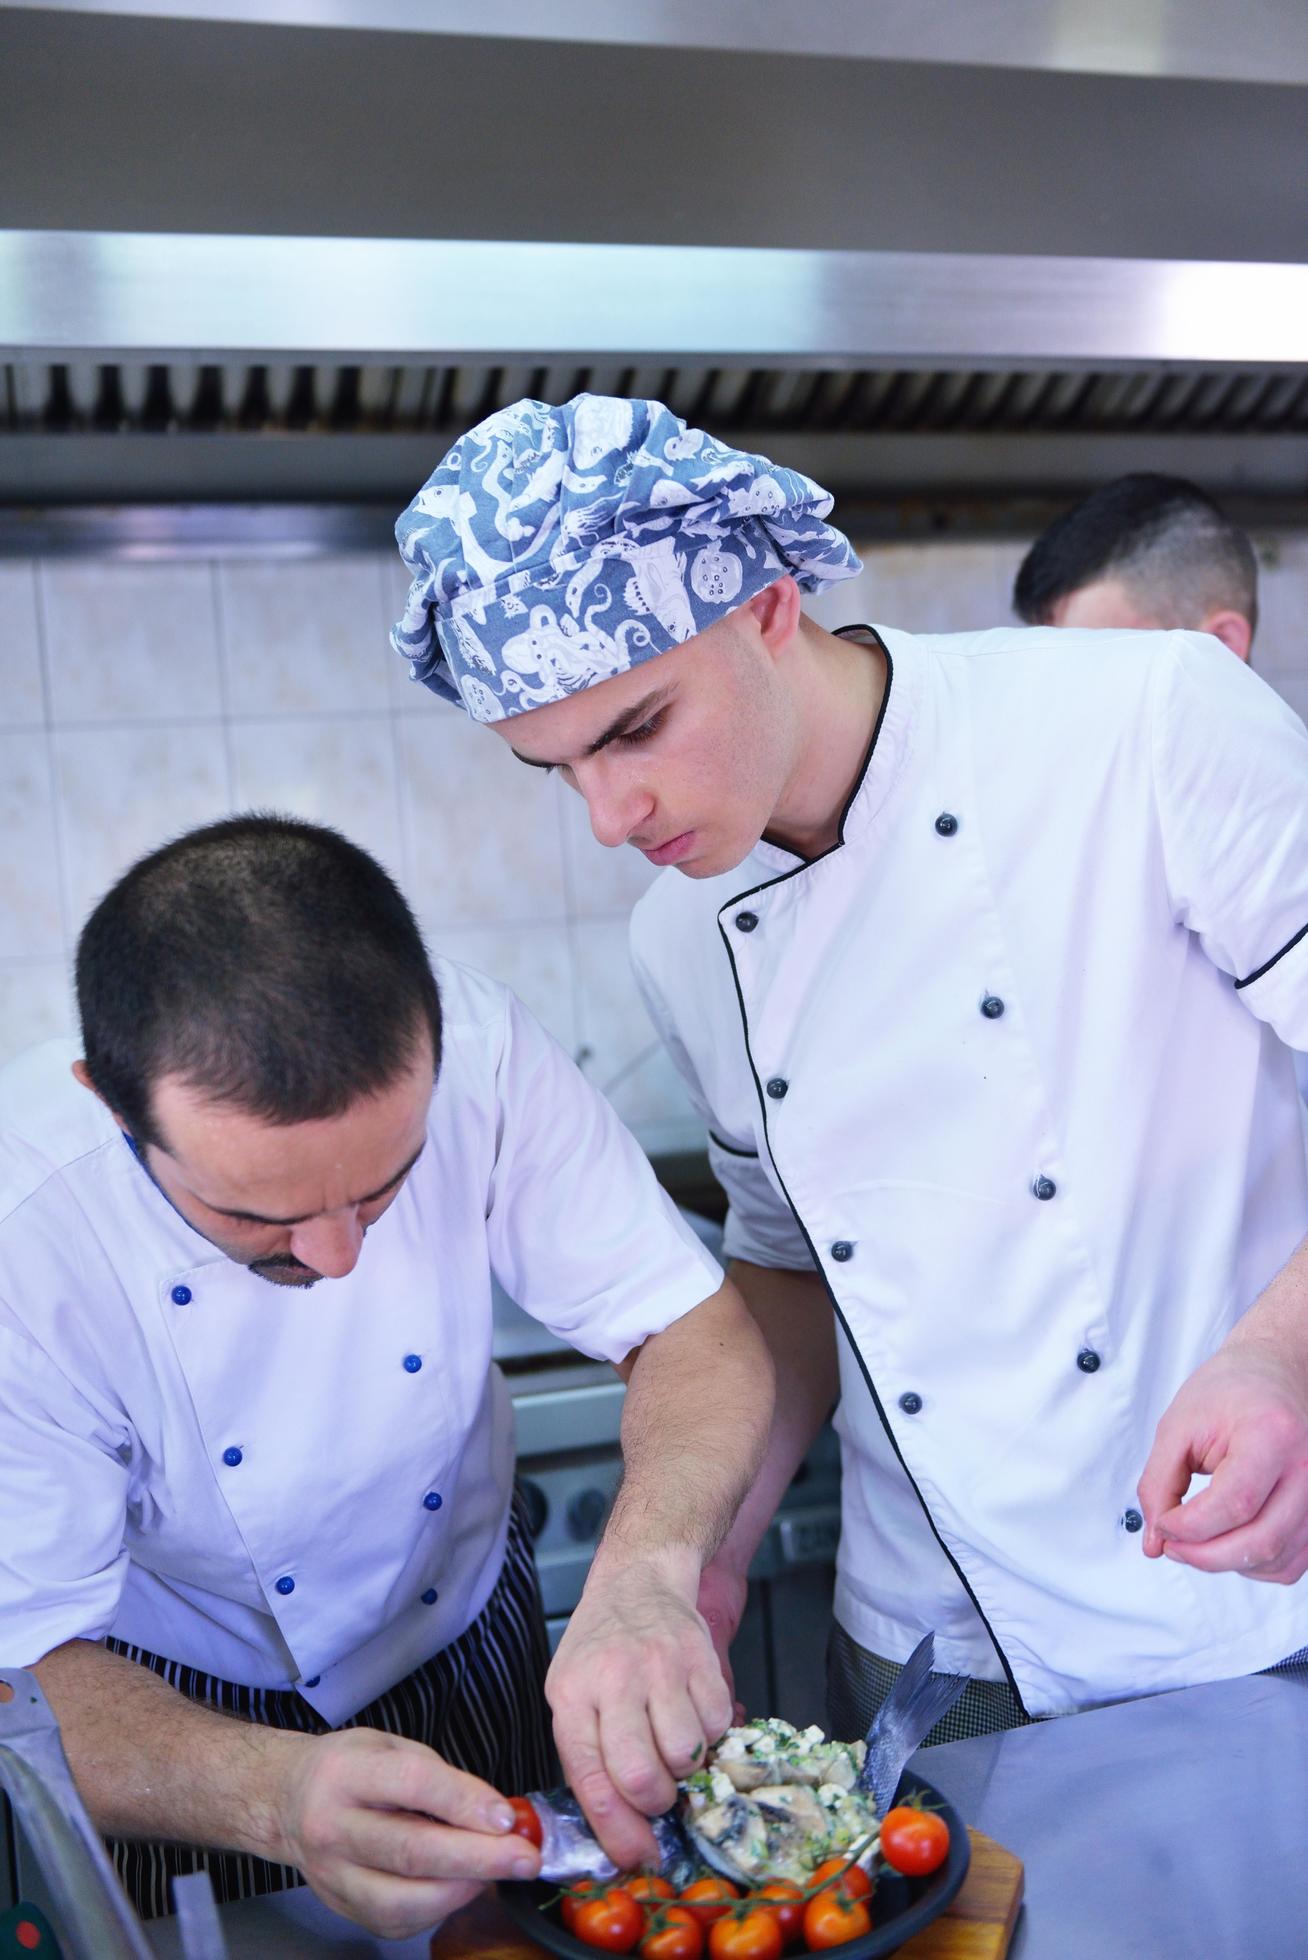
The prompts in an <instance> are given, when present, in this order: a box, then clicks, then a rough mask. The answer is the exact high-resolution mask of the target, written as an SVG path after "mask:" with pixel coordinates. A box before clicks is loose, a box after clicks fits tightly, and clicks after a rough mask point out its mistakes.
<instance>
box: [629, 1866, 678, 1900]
mask: <svg viewBox="0 0 1308 1960" xmlns="http://www.w3.org/2000/svg"><path fill="white" fill-rule="evenodd" d="M622 1889H623V1891H624V1892H630V1894H631V1896H632V1898H633V1899H636V1900H638V1901H639V1903H640V1904H641V1905H643V1906H657V1905H661V1904H662V1903H663V1901H664V1900H665V1899H675V1898H676V1896H677V1888H676V1886H675V1885H673V1884H672V1883H671V1881H670V1880H668V1879H666V1878H660V1877H659V1876H658V1874H657V1872H636V1873H635V1875H634V1876H633V1877H631V1878H624V1879H623V1881H622Z"/></svg>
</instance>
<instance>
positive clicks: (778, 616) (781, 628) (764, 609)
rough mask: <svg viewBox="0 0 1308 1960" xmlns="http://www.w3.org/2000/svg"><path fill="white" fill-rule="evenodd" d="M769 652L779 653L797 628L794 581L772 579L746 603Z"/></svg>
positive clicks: (797, 599) (747, 609)
mask: <svg viewBox="0 0 1308 1960" xmlns="http://www.w3.org/2000/svg"><path fill="white" fill-rule="evenodd" d="M745 610H746V611H747V612H749V613H750V614H751V615H752V617H753V620H754V624H755V625H756V626H757V628H758V630H759V634H760V636H761V638H762V639H763V641H764V643H765V645H766V646H767V648H768V650H769V651H770V652H771V653H772V654H774V655H775V654H778V653H780V652H781V651H782V650H783V648H785V647H786V646H788V645H789V643H790V641H791V640H792V639H793V638H794V636H795V633H796V631H797V629H798V627H799V621H800V609H799V587H798V586H797V585H796V583H795V581H794V579H793V578H791V577H790V576H789V575H787V576H786V577H785V578H779V579H776V580H774V582H773V583H772V584H771V585H765V586H764V587H763V590H762V591H761V592H756V593H755V594H754V597H753V598H752V599H749V600H747V601H746V603H745Z"/></svg>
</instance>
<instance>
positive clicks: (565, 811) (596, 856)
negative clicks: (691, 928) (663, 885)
mask: <svg viewBox="0 0 1308 1960" xmlns="http://www.w3.org/2000/svg"><path fill="white" fill-rule="evenodd" d="M559 792H560V794H559V808H560V811H561V813H562V818H563V853H564V865H565V868H566V872H567V879H568V903H569V910H570V911H571V912H572V913H574V914H575V915H576V916H577V917H578V918H583V919H593V918H602V917H604V916H605V915H612V914H613V913H615V912H621V913H627V912H630V910H631V908H632V906H633V905H634V904H635V903H636V900H637V899H638V898H639V897H640V895H641V893H642V892H644V891H647V890H648V889H649V887H650V886H651V885H652V884H653V882H654V880H655V879H656V878H657V877H658V875H659V867H658V866H657V865H655V864H651V863H650V861H649V859H648V858H647V857H643V856H642V855H641V853H640V852H639V851H638V850H636V848H635V847H634V845H631V844H623V845H621V846H620V847H619V848H618V849H616V850H611V849H609V847H608V846H607V845H605V844H598V843H596V841H595V833H594V831H593V830H592V829H591V827H590V819H589V817H588V816H587V815H586V804H585V800H584V799H583V798H582V797H580V796H578V795H577V793H576V791H575V790H571V789H569V788H568V786H567V784H566V783H560V784H559Z"/></svg>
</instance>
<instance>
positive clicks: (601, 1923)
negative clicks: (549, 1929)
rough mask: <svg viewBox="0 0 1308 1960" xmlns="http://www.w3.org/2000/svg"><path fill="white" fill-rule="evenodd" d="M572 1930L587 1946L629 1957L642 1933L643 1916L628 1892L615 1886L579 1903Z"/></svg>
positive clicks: (643, 1928) (643, 1926) (643, 1927)
mask: <svg viewBox="0 0 1308 1960" xmlns="http://www.w3.org/2000/svg"><path fill="white" fill-rule="evenodd" d="M572 1930H573V1932H574V1933H575V1934H576V1935H577V1938H578V1939H579V1940H581V1941H583V1942H584V1943H585V1945H587V1946H598V1947H602V1948H603V1950H604V1952H605V1953H630V1952H631V1949H632V1947H633V1946H635V1944H636V1941H637V1940H638V1939H639V1938H640V1936H641V1934H642V1933H643V1932H644V1930H645V1914H644V1913H643V1911H642V1910H641V1908H640V1907H639V1906H638V1905H637V1904H636V1901H635V1900H634V1899H633V1898H632V1896H631V1894H630V1892H624V1891H623V1890H622V1888H621V1886H615V1887H614V1889H613V1890H612V1891H611V1892H600V1893H599V1894H598V1896H597V1897H596V1898H593V1899H583V1900H582V1901H581V1904H580V1905H579V1906H578V1907H577V1910H576V1913H575V1915H574V1918H573V1926H572Z"/></svg>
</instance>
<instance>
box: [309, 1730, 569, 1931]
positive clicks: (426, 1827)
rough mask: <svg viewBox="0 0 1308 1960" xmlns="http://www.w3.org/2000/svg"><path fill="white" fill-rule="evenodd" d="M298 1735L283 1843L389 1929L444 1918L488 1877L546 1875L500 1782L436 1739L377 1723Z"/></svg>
mask: <svg viewBox="0 0 1308 1960" xmlns="http://www.w3.org/2000/svg"><path fill="white" fill-rule="evenodd" d="M286 1741H287V1743H288V1744H291V1743H294V1744H295V1745H297V1746H296V1747H294V1748H288V1749H287V1750H286V1751H285V1752H284V1754H283V1756H282V1760H281V1764H280V1773H279V1778H278V1782H277V1785H276V1796H275V1799H274V1802H275V1810H276V1824H275V1827H274V1837H275V1850H274V1852H273V1853H272V1855H274V1856H276V1857H279V1858H281V1859H283V1860H284V1861H285V1862H286V1863H287V1864H291V1865H297V1866H298V1867H299V1869H300V1870H301V1871H302V1872H303V1873H304V1875H305V1877H306V1878H307V1879H308V1881H309V1884H310V1886H311V1887H312V1889H313V1890H314V1891H315V1892H316V1893H317V1895H318V1897H319V1898H320V1899H322V1900H323V1902H324V1903H325V1904H326V1905H329V1906H331V1907H332V1909H333V1911H335V1912H339V1913H342V1914H344V1916H345V1917H346V1918H347V1919H353V1920H356V1921H357V1922H358V1924H359V1925H361V1926H366V1927H367V1928H368V1929H369V1931H370V1932H372V1933H375V1934H377V1935H378V1936H379V1937H381V1938H382V1939H406V1938H408V1937H410V1936H411V1935H412V1934H414V1933H421V1932H424V1931H426V1930H427V1929H428V1928H430V1927H432V1926H435V1925H436V1924H437V1923H438V1922H439V1921H440V1920H442V1919H444V1918H445V1917H446V1916H447V1914H449V1913H451V1912H454V1911H456V1910H457V1908H458V1907H459V1906H462V1905H466V1904H467V1903H468V1901H469V1899H471V1898H474V1897H475V1896H476V1894H477V1893H478V1892H479V1891H480V1890H481V1888H482V1886H483V1885H484V1884H486V1883H487V1881H488V1880H491V1879H499V1878H534V1877H535V1876H536V1873H537V1870H538V1869H539V1865H540V1854H539V1852H538V1851H536V1850H535V1849H534V1847H533V1846H532V1845H530V1844H529V1843H528V1842H527V1841H526V1839H525V1838H521V1837H516V1836H512V1835H510V1831H511V1828H512V1823H513V1813H512V1811H511V1810H510V1809H509V1807H508V1805H507V1803H506V1802H505V1800H504V1798H503V1797H502V1796H500V1794H499V1792H498V1791H496V1790H493V1789H492V1788H491V1786H490V1784H489V1783H483V1782H481V1781H480V1779H479V1778H477V1777H475V1776H468V1775H466V1774H465V1773H464V1772H463V1771H462V1770H458V1769H454V1768H453V1767H452V1766H451V1765H450V1764H449V1763H447V1762H445V1761H444V1760H443V1758H442V1757H440V1756H438V1755H437V1754H436V1752H435V1751H434V1750H433V1749H428V1748H427V1747H426V1746H425V1744H423V1743H420V1742H409V1741H406V1740H404V1739H403V1738H402V1737H400V1736H392V1735H386V1734H383V1733H382V1732H381V1731H379V1730H377V1729H340V1730H337V1731H334V1732H333V1733H332V1734H330V1735H324V1736H315V1737H308V1736H294V1737H290V1736H288V1737H286Z"/></svg>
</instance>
